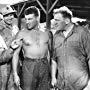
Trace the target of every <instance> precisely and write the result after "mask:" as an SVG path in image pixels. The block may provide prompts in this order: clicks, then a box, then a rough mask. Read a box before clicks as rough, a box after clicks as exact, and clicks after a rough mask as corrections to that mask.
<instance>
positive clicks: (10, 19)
mask: <svg viewBox="0 0 90 90" xmlns="http://www.w3.org/2000/svg"><path fill="white" fill-rule="evenodd" d="M13 18H14V15H13V14H8V15H6V16H4V21H5V23H7V24H8V25H11V24H12V23H13Z"/></svg>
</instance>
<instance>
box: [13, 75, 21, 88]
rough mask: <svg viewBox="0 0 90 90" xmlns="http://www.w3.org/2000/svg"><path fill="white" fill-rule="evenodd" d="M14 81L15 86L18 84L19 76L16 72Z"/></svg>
mask: <svg viewBox="0 0 90 90" xmlns="http://www.w3.org/2000/svg"><path fill="white" fill-rule="evenodd" d="M14 83H15V84H16V86H17V87H19V86H20V78H19V76H18V75H17V74H14Z"/></svg>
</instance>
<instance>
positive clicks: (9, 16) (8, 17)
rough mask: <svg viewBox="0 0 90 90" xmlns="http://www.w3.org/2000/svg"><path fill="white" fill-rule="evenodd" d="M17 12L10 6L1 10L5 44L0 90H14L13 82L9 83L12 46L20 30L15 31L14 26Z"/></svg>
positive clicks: (1, 53) (0, 58) (0, 28)
mask: <svg viewBox="0 0 90 90" xmlns="http://www.w3.org/2000/svg"><path fill="white" fill-rule="evenodd" d="M15 12H16V11H15V10H13V9H12V8H11V7H10V6H6V7H4V8H2V9H1V13H2V15H3V20H2V21H1V22H0V35H1V37H2V42H3V43H0V46H1V47H0V64H1V66H0V70H1V73H0V76H1V77H0V78H1V79H0V83H1V85H0V90H8V89H7V87H8V85H9V87H10V88H9V90H12V89H11V88H12V85H11V83H10V82H11V81H10V82H9V81H8V80H9V77H10V72H11V59H12V56H13V50H12V49H11V48H10V45H11V42H12V40H13V39H14V36H15V34H16V33H17V31H18V28H17V29H15V28H14V26H15V25H13V22H14V14H15ZM0 40H1V39H0ZM1 44H2V45H1Z"/></svg>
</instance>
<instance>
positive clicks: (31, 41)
mask: <svg viewBox="0 0 90 90" xmlns="http://www.w3.org/2000/svg"><path fill="white" fill-rule="evenodd" d="M23 43H24V45H27V46H30V45H38V46H40V45H42V44H45V43H48V37H47V36H46V35H44V34H42V33H37V32H36V33H30V34H27V35H26V37H24V39H23Z"/></svg>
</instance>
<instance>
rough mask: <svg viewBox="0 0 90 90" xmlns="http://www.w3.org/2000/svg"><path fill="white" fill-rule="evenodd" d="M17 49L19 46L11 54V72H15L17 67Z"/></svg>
mask: <svg viewBox="0 0 90 90" xmlns="http://www.w3.org/2000/svg"><path fill="white" fill-rule="evenodd" d="M19 50H20V48H18V49H16V50H15V51H14V54H13V58H12V69H13V74H14V75H15V74H17V67H18V60H19Z"/></svg>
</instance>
